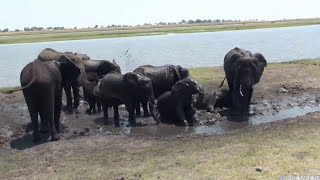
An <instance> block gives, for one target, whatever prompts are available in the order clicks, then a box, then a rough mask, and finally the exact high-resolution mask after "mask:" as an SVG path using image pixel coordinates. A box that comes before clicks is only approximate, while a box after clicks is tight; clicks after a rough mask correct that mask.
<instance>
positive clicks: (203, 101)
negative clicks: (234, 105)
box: [193, 88, 231, 113]
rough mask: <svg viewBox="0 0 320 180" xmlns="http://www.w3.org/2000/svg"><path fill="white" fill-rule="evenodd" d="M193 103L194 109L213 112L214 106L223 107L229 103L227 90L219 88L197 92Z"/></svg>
mask: <svg viewBox="0 0 320 180" xmlns="http://www.w3.org/2000/svg"><path fill="white" fill-rule="evenodd" d="M193 105H194V107H195V108H196V109H201V110H206V111H207V112H211V113H213V112H214V109H215V108H216V107H218V108H223V107H227V106H229V105H231V98H230V94H229V90H228V89H221V88H219V89H216V90H213V91H211V92H209V93H203V94H198V95H196V96H195V99H194V101H193Z"/></svg>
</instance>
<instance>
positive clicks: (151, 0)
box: [0, 0, 320, 30]
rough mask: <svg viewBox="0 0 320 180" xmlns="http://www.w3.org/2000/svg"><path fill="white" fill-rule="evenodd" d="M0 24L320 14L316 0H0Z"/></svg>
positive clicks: (319, 2)
mask: <svg viewBox="0 0 320 180" xmlns="http://www.w3.org/2000/svg"><path fill="white" fill-rule="evenodd" d="M0 4H1V11H0V13H1V15H0V29H4V28H9V29H12V30H13V29H23V27H32V26H36V27H44V28H45V27H50V26H51V27H55V26H64V27H68V28H72V27H93V26H95V25H99V26H101V25H103V26H108V25H112V24H116V25H138V24H144V23H157V22H160V21H162V22H179V21H181V20H183V19H184V20H187V21H188V20H189V19H193V20H196V19H201V20H202V19H231V20H249V19H259V20H277V19H284V18H285V19H293V18H313V17H320V11H319V7H320V0H303V1H301V0H299V1H298V0H218V1H215V0H51V1H49V0H0Z"/></svg>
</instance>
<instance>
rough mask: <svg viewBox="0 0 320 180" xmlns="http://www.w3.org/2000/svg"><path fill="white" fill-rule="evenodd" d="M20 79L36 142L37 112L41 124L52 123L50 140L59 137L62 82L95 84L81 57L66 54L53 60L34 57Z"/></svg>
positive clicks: (90, 86) (37, 132)
mask: <svg viewBox="0 0 320 180" xmlns="http://www.w3.org/2000/svg"><path fill="white" fill-rule="evenodd" d="M20 81H21V87H22V88H21V89H19V90H23V94H24V97H25V101H26V103H27V106H28V109H29V113H30V117H31V122H32V127H33V135H34V141H35V142H37V141H38V140H39V139H40V135H39V129H38V114H39V115H40V117H41V123H42V124H47V123H48V124H49V130H50V134H51V140H52V141H56V140H58V139H59V135H58V134H57V131H59V120H60V113H61V104H62V85H63V84H64V83H65V82H67V81H77V82H78V83H79V84H80V85H82V86H83V87H85V88H92V87H93V86H94V84H93V83H90V82H89V81H88V80H87V79H86V74H85V70H84V65H83V62H82V60H81V58H80V57H78V56H74V57H73V58H69V57H68V56H65V55H61V56H59V57H58V59H57V60H54V61H42V60H39V59H36V60H34V61H33V62H31V63H29V64H28V65H26V66H25V67H24V68H23V70H22V71H21V75H20ZM15 91H17V90H15Z"/></svg>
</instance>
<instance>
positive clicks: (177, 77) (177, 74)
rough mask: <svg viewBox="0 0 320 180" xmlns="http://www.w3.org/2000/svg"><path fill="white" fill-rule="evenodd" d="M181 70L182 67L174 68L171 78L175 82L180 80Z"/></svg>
mask: <svg viewBox="0 0 320 180" xmlns="http://www.w3.org/2000/svg"><path fill="white" fill-rule="evenodd" d="M181 68H182V67H181V66H179V65H178V66H175V67H174V75H173V77H174V80H175V82H177V81H179V80H181Z"/></svg>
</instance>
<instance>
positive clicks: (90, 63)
mask: <svg viewBox="0 0 320 180" xmlns="http://www.w3.org/2000/svg"><path fill="white" fill-rule="evenodd" d="M83 63H84V66H85V70H86V74H87V77H88V80H89V81H90V82H95V83H98V81H99V79H100V78H102V77H103V76H104V75H106V74H107V73H109V72H112V71H115V72H118V73H121V69H120V66H119V65H118V64H117V63H116V62H115V61H113V62H110V61H107V60H92V59H90V60H85V61H83ZM83 93H84V99H85V100H86V101H87V102H88V103H89V106H90V107H89V109H87V111H86V112H87V113H88V114H91V112H93V113H96V105H97V107H98V112H100V111H101V105H100V103H99V100H98V99H97V98H96V97H95V96H94V95H93V93H92V92H88V91H86V90H84V91H83Z"/></svg>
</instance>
